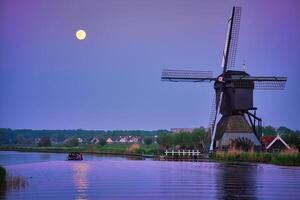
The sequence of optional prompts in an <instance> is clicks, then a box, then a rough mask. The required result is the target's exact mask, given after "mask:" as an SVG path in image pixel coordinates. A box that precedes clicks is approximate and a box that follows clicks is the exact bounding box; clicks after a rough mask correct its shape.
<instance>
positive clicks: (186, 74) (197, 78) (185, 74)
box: [161, 69, 215, 82]
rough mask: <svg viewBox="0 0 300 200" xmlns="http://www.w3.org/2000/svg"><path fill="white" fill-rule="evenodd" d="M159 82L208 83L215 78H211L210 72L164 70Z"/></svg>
mask: <svg viewBox="0 0 300 200" xmlns="http://www.w3.org/2000/svg"><path fill="white" fill-rule="evenodd" d="M161 80H162V81H173V82H210V81H213V80H215V78H213V72H212V71H193V70H173V69H164V70H163V72H162V75H161Z"/></svg>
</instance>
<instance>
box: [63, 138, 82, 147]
mask: <svg viewBox="0 0 300 200" xmlns="http://www.w3.org/2000/svg"><path fill="white" fill-rule="evenodd" d="M64 145H65V146H67V147H76V146H78V145H79V142H78V139H77V138H74V137H73V138H68V139H66V140H65V141H64Z"/></svg>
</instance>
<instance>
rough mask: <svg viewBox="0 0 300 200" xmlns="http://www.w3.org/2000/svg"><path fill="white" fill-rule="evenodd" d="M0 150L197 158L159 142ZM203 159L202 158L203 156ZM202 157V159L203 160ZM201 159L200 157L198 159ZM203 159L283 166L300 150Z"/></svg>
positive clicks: (297, 158)
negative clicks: (179, 153) (167, 151)
mask: <svg viewBox="0 0 300 200" xmlns="http://www.w3.org/2000/svg"><path fill="white" fill-rule="evenodd" d="M0 151H20V152H48V153H68V152H82V153H89V154H101V155H118V156H133V157H150V158H155V159H159V160H173V161H174V160H178V161H190V160H193V161H195V159H191V158H190V157H188V158H181V157H180V158H177V157H176V156H174V157H170V156H169V157H166V156H165V155H164V154H163V152H160V151H159V146H158V145H157V144H151V145H140V144H133V145H132V144H107V145H105V146H95V145H93V146H90V145H81V146H77V147H65V146H58V145H57V146H51V147H38V146H27V147H26V146H1V147H0ZM201 159H202V158H201ZM201 159H200V160H201ZM197 160H199V159H197ZM203 160H205V161H208V160H213V161H225V162H251V163H265V164H275V165H283V166H300V153H298V152H280V153H269V152H242V151H237V150H235V151H228V152H224V151H217V152H215V153H213V154H211V155H210V157H209V158H208V157H206V156H205V157H203Z"/></svg>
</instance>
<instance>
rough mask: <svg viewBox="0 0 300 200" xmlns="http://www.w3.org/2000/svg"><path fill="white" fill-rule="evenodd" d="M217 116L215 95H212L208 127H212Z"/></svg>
mask: <svg viewBox="0 0 300 200" xmlns="http://www.w3.org/2000/svg"><path fill="white" fill-rule="evenodd" d="M216 114H217V108H216V94H215V93H214V96H213V99H212V104H211V108H210V114H209V120H208V127H213V125H214V121H215V118H216Z"/></svg>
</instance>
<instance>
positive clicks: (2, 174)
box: [0, 166, 6, 189]
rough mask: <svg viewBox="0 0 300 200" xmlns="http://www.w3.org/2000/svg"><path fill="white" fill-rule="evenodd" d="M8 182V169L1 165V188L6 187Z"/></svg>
mask: <svg viewBox="0 0 300 200" xmlns="http://www.w3.org/2000/svg"><path fill="white" fill-rule="evenodd" d="M5 183H6V170H5V168H4V167H2V166H0V189H2V188H4V187H5Z"/></svg>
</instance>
